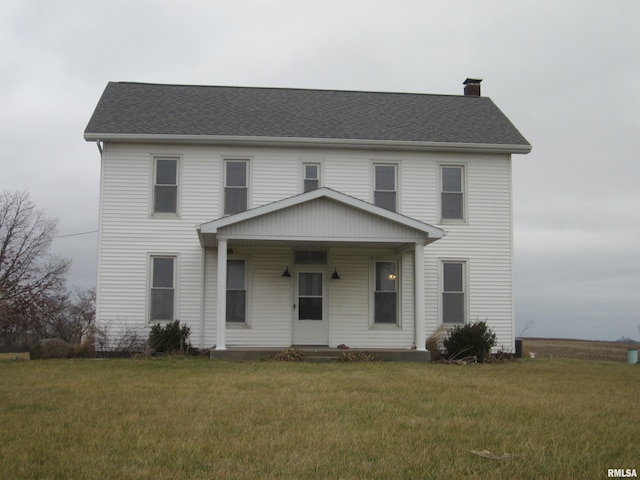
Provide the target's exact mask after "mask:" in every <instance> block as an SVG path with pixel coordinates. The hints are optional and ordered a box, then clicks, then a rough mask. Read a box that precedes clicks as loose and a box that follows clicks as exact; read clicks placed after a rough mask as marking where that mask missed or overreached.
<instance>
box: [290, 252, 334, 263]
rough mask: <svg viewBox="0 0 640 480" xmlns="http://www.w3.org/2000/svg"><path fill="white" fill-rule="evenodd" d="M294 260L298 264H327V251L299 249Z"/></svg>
mask: <svg viewBox="0 0 640 480" xmlns="http://www.w3.org/2000/svg"><path fill="white" fill-rule="evenodd" d="M294 262H295V263H296V264H297V265H325V264H326V263H327V252H317V251H315V252H314V251H307V250H298V251H296V252H295V256H294Z"/></svg>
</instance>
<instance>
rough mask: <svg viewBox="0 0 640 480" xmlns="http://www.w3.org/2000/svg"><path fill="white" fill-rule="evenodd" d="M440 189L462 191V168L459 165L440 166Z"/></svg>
mask: <svg viewBox="0 0 640 480" xmlns="http://www.w3.org/2000/svg"><path fill="white" fill-rule="evenodd" d="M442 191H443V192H458V193H459V192H462V169H461V168H460V167H443V168H442Z"/></svg>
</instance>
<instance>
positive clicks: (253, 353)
mask: <svg viewBox="0 0 640 480" xmlns="http://www.w3.org/2000/svg"><path fill="white" fill-rule="evenodd" d="M291 348H295V349H296V350H297V351H299V352H300V354H301V356H302V361H304V362H337V361H340V360H341V359H342V358H343V356H345V355H348V354H349V353H355V354H359V353H362V354H368V355H369V356H372V357H373V361H381V362H422V363H430V362H431V353H430V352H428V351H421V350H407V349H390V348H369V349H363V348H348V349H340V348H330V347H316V346H300V347H291ZM283 350H286V348H275V347H274V348H228V349H226V350H215V349H214V350H211V355H210V358H212V359H216V360H232V361H264V360H274V359H275V357H276V356H277V355H278V354H280V353H281V352H282V351H283ZM354 361H355V360H354Z"/></svg>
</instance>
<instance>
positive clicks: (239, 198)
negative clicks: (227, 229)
mask: <svg viewBox="0 0 640 480" xmlns="http://www.w3.org/2000/svg"><path fill="white" fill-rule="evenodd" d="M248 196H249V162H248V161H247V160H225V162H224V214H225V215H233V214H234V213H239V212H244V211H245V210H246V209H247V208H248V206H247V205H248Z"/></svg>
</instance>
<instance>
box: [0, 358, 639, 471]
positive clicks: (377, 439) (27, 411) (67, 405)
mask: <svg viewBox="0 0 640 480" xmlns="http://www.w3.org/2000/svg"><path fill="white" fill-rule="evenodd" d="M639 401H640V365H635V366H634V365H626V364H621V363H613V362H594V361H573V360H555V359H554V360H534V361H532V360H520V361H518V362H513V363H503V364H491V365H473V366H453V365H430V364H409V363H381V362H373V363H330V364H324V363H280V362H246V363H233V362H224V361H210V360H203V359H195V358H178V357H175V358H163V359H152V360H131V359H119V360H89V359H83V360H80V359H76V360H42V361H13V360H8V359H6V357H5V359H3V360H0V418H1V419H2V423H1V429H0V478H3V479H4V478H7V479H9V478H12V479H29V478H34V479H35V478H38V479H44V478H51V479H65V478H69V479H86V478H99V479H147V478H148V479H177V478H180V479H183V478H197V479H205V478H206V479H210V478H211V479H219V478H222V479H224V478H247V479H261V478H278V479H280V478H282V479H295V478H300V479H304V478H358V479H360V478H362V479H365V478H366V479H376V478H379V479H394V478H398V479H405V478H406V479H409V478H416V479H417V478H437V479H440V478H442V479H459V478H468V479H473V478H491V479H501V478H504V479H542V478H545V479H555V478H576V479H578V478H579V479H589V478H607V469H608V468H636V469H637V470H638V472H639V474H640V409H639V408H640V407H639ZM470 450H488V451H490V452H492V453H493V454H496V455H502V454H503V453H505V452H507V453H509V454H512V455H514V457H513V458H511V459H508V460H493V459H488V458H482V457H479V456H476V455H474V454H472V453H471V452H470Z"/></svg>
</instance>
